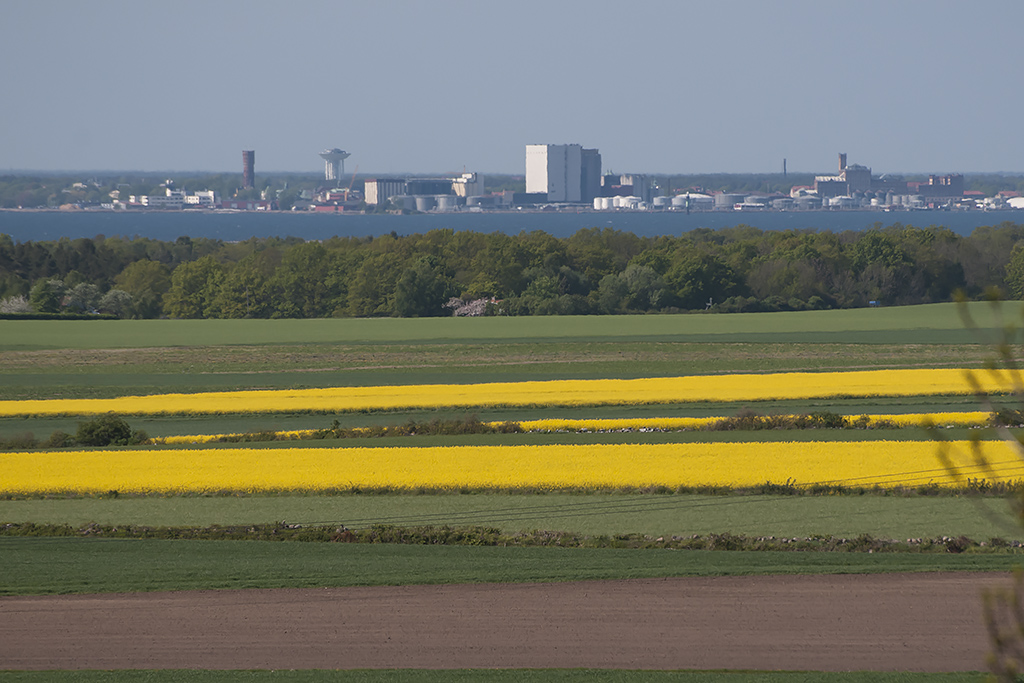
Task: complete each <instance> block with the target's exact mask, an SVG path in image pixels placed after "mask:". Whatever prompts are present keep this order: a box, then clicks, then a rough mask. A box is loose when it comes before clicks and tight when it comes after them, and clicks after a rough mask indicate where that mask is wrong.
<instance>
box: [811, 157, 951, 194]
mask: <svg viewBox="0 0 1024 683" xmlns="http://www.w3.org/2000/svg"><path fill="white" fill-rule="evenodd" d="M814 190H815V192H816V193H817V195H818V196H819V197H821V198H822V199H828V198H831V197H852V196H853V195H854V194H857V193H865V192H874V193H879V192H882V193H892V194H906V193H907V183H906V182H905V181H904V180H903V179H902V178H895V177H892V176H882V177H880V178H875V177H873V176H872V175H871V169H870V168H868V167H867V166H861V165H860V164H847V163H846V154H842V153H840V154H839V173H838V174H837V175H819V176H815V177H814ZM961 190H962V188H961ZM962 194H963V192H962V191H961V195H962Z"/></svg>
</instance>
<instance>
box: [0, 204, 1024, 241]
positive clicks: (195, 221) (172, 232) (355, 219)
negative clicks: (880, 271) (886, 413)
mask: <svg viewBox="0 0 1024 683" xmlns="http://www.w3.org/2000/svg"><path fill="white" fill-rule="evenodd" d="M1004 222H1012V223H1018V222H1020V223H1024V210H1019V209H1017V210H1014V209H1008V210H999V211H941V210H932V211H928V210H925V211H893V212H887V211H865V210H848V211H751V212H746V211H744V212H738V211H709V212H694V213H690V214H687V213H684V212H679V211H581V212H579V213H576V212H552V211H504V212H456V213H424V214H413V215H408V216H400V215H392V214H356V213H353V214H344V213H342V214H313V213H307V212H301V213H300V212H259V211H247V212H217V211H211V212H192V211H187V212H181V211H125V212H114V211H35V210H3V211H0V234H6V235H9V236H10V237H11V239H13V240H14V241H15V242H29V241H47V240H57V239H60V238H64V237H66V238H69V239H78V238H81V237H87V238H92V237H96V236H97V235H104V236H106V237H114V236H121V237H126V238H134V237H148V238H150V239H156V240H161V241H174V240H176V239H177V238H178V237H182V236H188V237H197V238H198V237H205V238H210V239H219V240H223V241H225V242H238V241H242V240H247V239H249V238H251V237H257V238H265V237H298V238H301V239H303V240H306V241H311V240H325V239H329V238H331V237H335V236H337V237H378V236H381V235H388V234H391V233H395V234H397V235H413V234H417V233H419V234H422V233H425V232H428V231H430V230H441V229H451V230H454V231H456V232H460V231H476V232H484V233H491V232H502V233H505V234H509V235H515V234H518V233H520V232H524V231H525V232H532V231H535V230H540V231H543V232H546V233H549V234H551V235H553V236H555V237H559V238H565V237H569V236H571V235H573V234H574V233H576V232H577V231H579V230H583V229H590V228H602V229H603V228H613V229H615V230H619V231H622V232H630V233H633V234H635V235H637V236H640V237H660V236H664V235H680V234H682V233H686V232H690V231H691V230H696V229H699V228H710V229H712V230H716V229H720V228H729V227H735V226H737V225H748V226H751V227H755V228H758V229H761V230H816V231H819V232H823V231H830V232H844V231H847V230H854V231H862V230H868V229H870V228H872V227H873V226H875V225H876V224H880V225H881V226H882V227H887V226H889V225H893V224H895V223H900V224H902V225H912V226H914V227H918V228H926V227H931V226H941V227H945V228H948V229H950V230H952V231H953V232H955V233H957V234H959V235H963V236H967V235H970V234H971V232H972V231H974V230H975V229H976V228H978V227H982V226H996V225H999V224H1000V223H1004Z"/></svg>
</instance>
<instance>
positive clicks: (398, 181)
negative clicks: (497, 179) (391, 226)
mask: <svg viewBox="0 0 1024 683" xmlns="http://www.w3.org/2000/svg"><path fill="white" fill-rule="evenodd" d="M363 192H364V194H365V197H366V203H367V204H370V205H374V206H378V205H381V204H386V203H387V202H388V200H390V199H392V198H398V197H402V198H404V199H403V200H402V201H401V202H399V205H400V208H404V209H408V210H415V211H430V210H434V209H438V210H442V211H448V210H452V209H454V208H457V207H459V206H462V205H464V204H466V203H467V200H468V199H469V198H470V197H479V196H480V195H483V193H484V177H483V176H482V175H481V174H479V173H463V174H462V175H460V176H457V177H455V178H394V177H392V178H370V179H368V180H366V181H364V183H363ZM474 204H475V205H479V202H476V203H474Z"/></svg>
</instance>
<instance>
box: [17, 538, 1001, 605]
mask: <svg viewBox="0 0 1024 683" xmlns="http://www.w3.org/2000/svg"><path fill="white" fill-rule="evenodd" d="M1020 563H1021V557H1020V556H1019V555H1012V554H971V553H965V554H960V555H952V554H934V553H926V554H918V553H877V554H869V553H840V552H765V551H728V550H714V551H677V550H654V549H651V550H636V549H615V548H602V549H590V548H571V549H570V548H529V547H507V548H505V547H475V546H457V545H453V546H444V545H435V546H429V545H428V546H424V545H390V544H380V545H377V544H366V545H364V544H351V543H299V542H286V543H278V542H271V541H163V540H138V539H130V540H126V539H81V538H0V576H3V577H4V578H3V583H2V584H0V594H6V595H34V594H53V593H105V592H124V591H166V590H202V589H238V588H310V587H320V586H384V585H403V584H434V583H491V582H501V583H504V582H538V581H543V582H548V581H582V580H597V579H628V578H661V577H674V576H726V575H750V574H863V573H878V572H933V571H975V572H977V571H985V572H1005V571H1010V570H1011V569H1012V568H1013V567H1014V566H1017V565H1019V564H1020Z"/></svg>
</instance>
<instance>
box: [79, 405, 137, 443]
mask: <svg viewBox="0 0 1024 683" xmlns="http://www.w3.org/2000/svg"><path fill="white" fill-rule="evenodd" d="M132 436H133V435H132V428H131V427H129V426H128V423H127V422H125V421H124V420H123V419H122V418H120V417H118V416H117V415H115V414H114V413H107V414H106V415H100V416H99V417H95V418H93V419H91V420H87V421H86V422H79V423H78V431H77V432H76V434H75V441H76V442H78V443H79V444H81V445H83V446H127V445H128V444H130V443H133V439H132Z"/></svg>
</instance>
